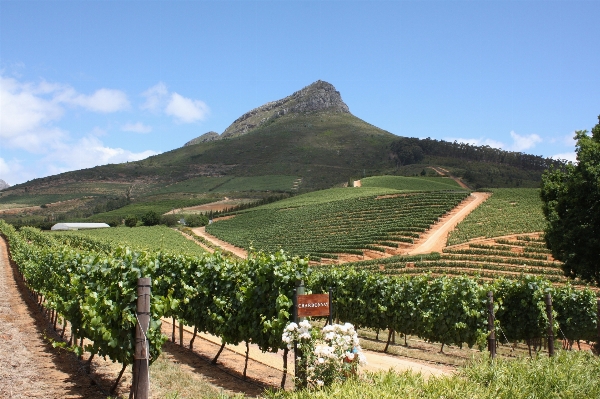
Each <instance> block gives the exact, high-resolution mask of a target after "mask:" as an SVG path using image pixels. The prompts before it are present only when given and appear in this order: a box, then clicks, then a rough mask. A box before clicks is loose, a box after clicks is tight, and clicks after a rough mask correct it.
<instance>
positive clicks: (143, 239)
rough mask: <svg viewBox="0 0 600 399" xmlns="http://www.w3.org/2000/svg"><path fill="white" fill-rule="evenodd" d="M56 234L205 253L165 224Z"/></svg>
mask: <svg viewBox="0 0 600 399" xmlns="http://www.w3.org/2000/svg"><path fill="white" fill-rule="evenodd" d="M51 234H53V235H54V234H56V235H63V236H64V235H66V236H69V235H83V236H87V237H92V238H96V239H100V240H109V241H112V242H114V243H115V244H117V245H126V246H129V247H131V248H134V249H137V250H147V251H150V252H157V251H161V252H169V253H173V254H188V255H201V254H204V253H206V251H204V250H203V249H202V247H200V246H199V245H198V244H196V243H194V242H193V241H191V240H188V239H187V238H185V237H184V236H183V235H182V234H181V233H180V232H178V231H176V230H173V229H170V228H168V227H165V226H152V227H143V226H142V227H134V228H129V227H111V228H108V229H94V230H79V231H67V232H52V233H51Z"/></svg>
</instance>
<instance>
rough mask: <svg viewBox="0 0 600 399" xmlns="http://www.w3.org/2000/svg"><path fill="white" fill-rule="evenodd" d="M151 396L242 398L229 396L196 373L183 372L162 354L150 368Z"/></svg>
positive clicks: (210, 398) (166, 398) (168, 397)
mask: <svg viewBox="0 0 600 399" xmlns="http://www.w3.org/2000/svg"><path fill="white" fill-rule="evenodd" d="M150 381H151V384H152V386H151V389H152V396H153V397H155V398H165V399H192V398H201V399H226V398H243V395H230V394H229V393H227V392H225V391H223V390H222V389H219V388H217V387H215V386H214V385H212V384H211V383H209V382H208V381H206V380H205V379H204V378H202V377H201V376H198V375H197V374H196V373H191V372H189V371H185V370H183V369H182V367H181V366H180V365H178V364H176V363H174V362H173V360H171V359H170V358H169V357H168V356H167V355H165V354H164V353H163V354H161V355H160V357H159V358H158V359H156V361H155V362H154V363H153V364H152V366H150Z"/></svg>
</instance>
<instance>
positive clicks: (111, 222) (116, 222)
mask: <svg viewBox="0 0 600 399" xmlns="http://www.w3.org/2000/svg"><path fill="white" fill-rule="evenodd" d="M104 223H106V224H107V225H109V226H110V227H117V226H120V225H121V224H122V223H123V220H122V219H121V218H112V219H108V220H107V221H105V222H104Z"/></svg>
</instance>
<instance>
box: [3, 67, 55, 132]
mask: <svg viewBox="0 0 600 399" xmlns="http://www.w3.org/2000/svg"><path fill="white" fill-rule="evenodd" d="M36 92H37V90H36V88H33V87H31V86H29V85H22V84H20V83H19V82H17V81H15V80H14V79H10V78H8V79H7V78H3V77H0V138H2V139H4V140H9V141H10V140H12V139H14V138H15V137H18V136H19V135H20V134H22V133H24V132H28V131H32V130H34V129H37V128H39V127H40V126H41V125H43V124H46V123H49V122H52V121H55V120H58V119H60V118H61V117H62V116H63V113H64V111H63V109H62V107H61V106H60V105H58V104H56V103H55V102H54V101H52V100H48V99H45V98H42V97H39V96H37V93H36ZM4 140H3V141H4ZM5 143H6V142H5ZM7 144H10V143H7Z"/></svg>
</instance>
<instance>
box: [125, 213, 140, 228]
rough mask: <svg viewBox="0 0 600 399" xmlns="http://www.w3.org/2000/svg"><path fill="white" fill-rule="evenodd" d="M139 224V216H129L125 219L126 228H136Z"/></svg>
mask: <svg viewBox="0 0 600 399" xmlns="http://www.w3.org/2000/svg"><path fill="white" fill-rule="evenodd" d="M137 222H138V218H137V216H132V215H128V216H126V217H125V226H127V227H135V226H136V225H137Z"/></svg>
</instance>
